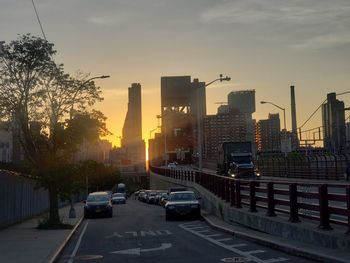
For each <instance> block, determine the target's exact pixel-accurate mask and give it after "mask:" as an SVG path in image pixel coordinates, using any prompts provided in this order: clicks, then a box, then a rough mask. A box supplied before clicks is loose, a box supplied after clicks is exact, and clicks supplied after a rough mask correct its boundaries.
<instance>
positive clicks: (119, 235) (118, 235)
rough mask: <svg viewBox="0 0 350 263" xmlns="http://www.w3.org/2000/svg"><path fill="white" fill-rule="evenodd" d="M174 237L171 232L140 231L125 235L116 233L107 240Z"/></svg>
mask: <svg viewBox="0 0 350 263" xmlns="http://www.w3.org/2000/svg"><path fill="white" fill-rule="evenodd" d="M168 235H172V233H171V232H170V231H169V230H166V229H165V230H140V231H127V232H124V233H118V232H114V233H113V234H112V235H109V236H106V237H105V238H113V237H118V238H123V237H125V236H132V237H138V236H141V237H145V236H168Z"/></svg>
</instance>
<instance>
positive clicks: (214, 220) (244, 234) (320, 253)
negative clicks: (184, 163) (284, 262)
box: [202, 211, 350, 263]
mask: <svg viewBox="0 0 350 263" xmlns="http://www.w3.org/2000/svg"><path fill="white" fill-rule="evenodd" d="M202 217H203V218H204V220H205V221H206V222H208V223H209V225H211V226H212V227H213V228H216V229H219V230H222V231H225V232H227V233H230V234H232V235H235V236H237V237H240V238H243V239H246V240H250V241H253V242H256V243H259V244H261V245H264V246H267V247H271V248H274V249H277V250H281V251H284V252H286V253H289V254H293V255H296V256H301V257H305V258H308V259H313V260H317V261H320V262H326V263H350V251H349V253H346V252H343V251H339V250H335V249H325V248H323V247H322V248H320V247H316V246H312V245H308V244H305V243H301V242H297V241H293V240H289V239H285V238H281V237H276V236H272V235H269V234H266V233H263V232H258V231H254V230H252V229H249V228H246V227H243V226H241V225H239V224H236V223H227V222H225V221H223V220H221V219H220V218H218V217H216V216H214V215H212V214H209V213H207V212H205V211H202Z"/></svg>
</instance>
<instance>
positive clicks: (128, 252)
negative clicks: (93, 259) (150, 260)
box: [110, 243, 173, 256]
mask: <svg viewBox="0 0 350 263" xmlns="http://www.w3.org/2000/svg"><path fill="white" fill-rule="evenodd" d="M172 246H173V245H172V244H171V243H163V244H162V245H161V246H160V247H156V248H147V249H141V248H139V247H137V248H130V249H125V250H119V251H113V252H110V253H111V254H122V255H137V256H140V255H141V252H153V251H159V250H166V249H168V248H171V247H172Z"/></svg>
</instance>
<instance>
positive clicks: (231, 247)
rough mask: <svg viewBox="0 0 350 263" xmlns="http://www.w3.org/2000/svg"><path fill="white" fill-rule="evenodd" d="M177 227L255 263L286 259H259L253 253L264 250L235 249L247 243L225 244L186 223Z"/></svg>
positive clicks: (271, 262) (268, 262) (270, 262)
mask: <svg viewBox="0 0 350 263" xmlns="http://www.w3.org/2000/svg"><path fill="white" fill-rule="evenodd" d="M179 227H180V228H182V229H183V230H185V231H188V232H190V233H192V234H194V235H196V236H198V237H200V238H203V239H205V240H207V241H209V242H211V243H214V244H215V245H217V246H219V247H222V248H224V249H227V250H229V251H231V252H233V253H236V254H238V255H240V256H241V257H244V258H247V260H248V261H253V262H256V263H274V262H282V261H286V260H288V259H286V258H272V259H260V258H258V257H256V256H254V255H253V254H257V253H263V252H265V251H263V250H253V251H248V252H246V251H241V250H239V249H237V247H243V246H247V244H244V243H240V244H234V245H226V244H223V243H221V242H220V241H219V240H216V239H214V238H210V237H209V236H206V235H204V234H202V233H201V232H203V231H194V230H193V229H191V228H189V227H188V226H187V225H186V224H181V225H179Z"/></svg>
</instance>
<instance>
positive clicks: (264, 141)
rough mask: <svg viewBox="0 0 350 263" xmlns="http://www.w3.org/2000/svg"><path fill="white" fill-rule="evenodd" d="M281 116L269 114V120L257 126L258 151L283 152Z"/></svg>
mask: <svg viewBox="0 0 350 263" xmlns="http://www.w3.org/2000/svg"><path fill="white" fill-rule="evenodd" d="M280 129H281V125H280V117H279V114H278V113H276V114H271V113H270V114H269V118H268V119H267V120H260V121H258V123H257V124H256V147H257V150H258V151H260V152H261V151H278V152H280V151H281V138H280Z"/></svg>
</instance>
